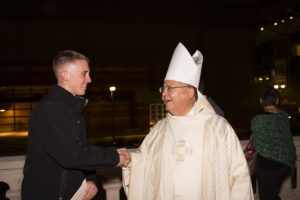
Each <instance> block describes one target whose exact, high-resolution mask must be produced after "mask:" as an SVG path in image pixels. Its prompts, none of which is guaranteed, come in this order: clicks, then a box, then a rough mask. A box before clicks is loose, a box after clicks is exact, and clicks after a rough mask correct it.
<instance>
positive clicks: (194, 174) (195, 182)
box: [122, 95, 254, 200]
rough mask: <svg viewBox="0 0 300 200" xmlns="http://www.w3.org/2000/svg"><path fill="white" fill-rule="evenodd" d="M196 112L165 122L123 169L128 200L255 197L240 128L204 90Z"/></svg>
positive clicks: (157, 125) (243, 199)
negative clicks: (213, 104) (236, 128)
mask: <svg viewBox="0 0 300 200" xmlns="http://www.w3.org/2000/svg"><path fill="white" fill-rule="evenodd" d="M195 105H196V106H195V109H194V110H195V114H194V115H192V116H172V115H171V114H167V116H166V118H164V119H162V120H161V121H159V122H158V123H157V124H156V125H155V126H154V127H153V129H152V130H151V132H150V133H149V134H148V135H147V136H146V138H145V139H144V141H143V143H142V145H141V146H140V148H139V149H138V151H137V152H134V153H131V157H132V160H131V163H130V167H128V168H123V170H122V171H123V186H124V189H125V192H126V194H127V196H128V200H252V199H254V198H253V191H252V186H251V179H250V176H249V170H248V166H247V162H246V160H245V156H244V153H243V150H242V147H241V144H240V142H239V139H238V138H237V136H236V134H235V132H234V130H233V129H232V127H231V126H230V124H229V123H228V122H227V121H226V120H225V119H224V118H222V117H220V116H218V115H217V114H215V112H214V111H213V109H212V107H211V106H210V104H209V103H208V102H207V100H206V99H205V97H204V96H202V95H200V96H199V98H198V101H197V103H196V104H195Z"/></svg>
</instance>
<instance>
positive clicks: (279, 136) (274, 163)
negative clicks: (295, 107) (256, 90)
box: [251, 87, 296, 200]
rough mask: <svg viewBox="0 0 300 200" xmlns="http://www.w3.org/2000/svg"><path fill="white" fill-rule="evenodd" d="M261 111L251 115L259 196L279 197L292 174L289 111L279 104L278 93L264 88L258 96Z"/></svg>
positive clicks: (262, 199) (263, 199) (293, 153)
mask: <svg viewBox="0 0 300 200" xmlns="http://www.w3.org/2000/svg"><path fill="white" fill-rule="evenodd" d="M260 103H261V105H262V106H263V113H261V114H259V115H256V116H254V117H253V118H252V120H251V123H252V127H251V130H252V132H253V147H254V149H255V150H256V151H257V159H258V161H257V165H258V166H257V167H258V169H257V173H258V174H257V176H258V188H259V197H260V200H266V199H267V200H280V197H279V191H280V187H281V185H282V183H283V181H284V180H285V178H286V177H287V175H288V174H289V172H290V175H291V176H292V178H294V174H295V158H296V149H295V145H294V141H293V137H292V134H291V131H290V125H289V119H288V114H287V113H286V112H285V111H283V110H281V109H279V108H278V104H279V93H278V91H277V90H275V89H274V88H272V87H268V88H265V89H264V90H263V91H262V93H261V96H260Z"/></svg>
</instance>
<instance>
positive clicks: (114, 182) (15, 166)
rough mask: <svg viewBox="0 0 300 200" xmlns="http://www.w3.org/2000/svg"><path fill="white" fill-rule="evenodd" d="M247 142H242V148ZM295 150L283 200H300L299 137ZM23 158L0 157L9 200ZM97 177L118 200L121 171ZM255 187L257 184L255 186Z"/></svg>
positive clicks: (17, 190)
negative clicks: (294, 184) (293, 183)
mask: <svg viewBox="0 0 300 200" xmlns="http://www.w3.org/2000/svg"><path fill="white" fill-rule="evenodd" d="M247 142H248V140H242V141H241V144H242V146H243V147H244V146H245V145H246V144H247ZM294 143H295V146H296V149H297V182H298V187H297V188H296V189H294V190H292V187H291V181H290V178H288V179H287V180H286V181H285V182H284V183H283V186H282V188H281V192H280V196H281V198H282V199H284V200H300V136H296V137H294ZM24 161H25V156H7V157H0V181H4V182H6V183H8V184H9V186H10V190H9V191H8V192H7V197H8V198H9V199H10V200H21V184H22V180H23V166H24ZM97 175H101V176H103V177H104V178H105V181H104V183H103V188H104V189H105V190H106V196H107V200H118V199H120V196H119V192H120V189H121V187H122V183H121V179H120V177H121V170H120V169H118V168H113V169H110V170H105V171H103V170H102V171H97ZM256 185H257V184H256ZM256 191H257V192H256V194H255V199H257V200H258V188H257V189H256Z"/></svg>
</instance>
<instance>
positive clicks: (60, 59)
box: [52, 50, 90, 78]
mask: <svg viewBox="0 0 300 200" xmlns="http://www.w3.org/2000/svg"><path fill="white" fill-rule="evenodd" d="M77 60H85V61H86V62H87V63H89V62H90V61H89V59H88V58H87V57H86V56H85V55H83V54H81V53H78V52H76V51H73V50H63V51H60V52H58V54H57V55H56V56H55V57H54V59H53V62H52V67H53V71H54V73H55V76H56V78H58V71H59V69H60V68H61V67H62V66H63V65H64V64H66V63H74V62H75V61H77Z"/></svg>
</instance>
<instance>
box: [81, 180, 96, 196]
mask: <svg viewBox="0 0 300 200" xmlns="http://www.w3.org/2000/svg"><path fill="white" fill-rule="evenodd" d="M97 192H98V188H97V186H96V184H95V183H94V182H93V181H87V182H86V188H85V192H84V194H83V196H82V200H90V199H92V198H94V196H95V195H96V194H97Z"/></svg>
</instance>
